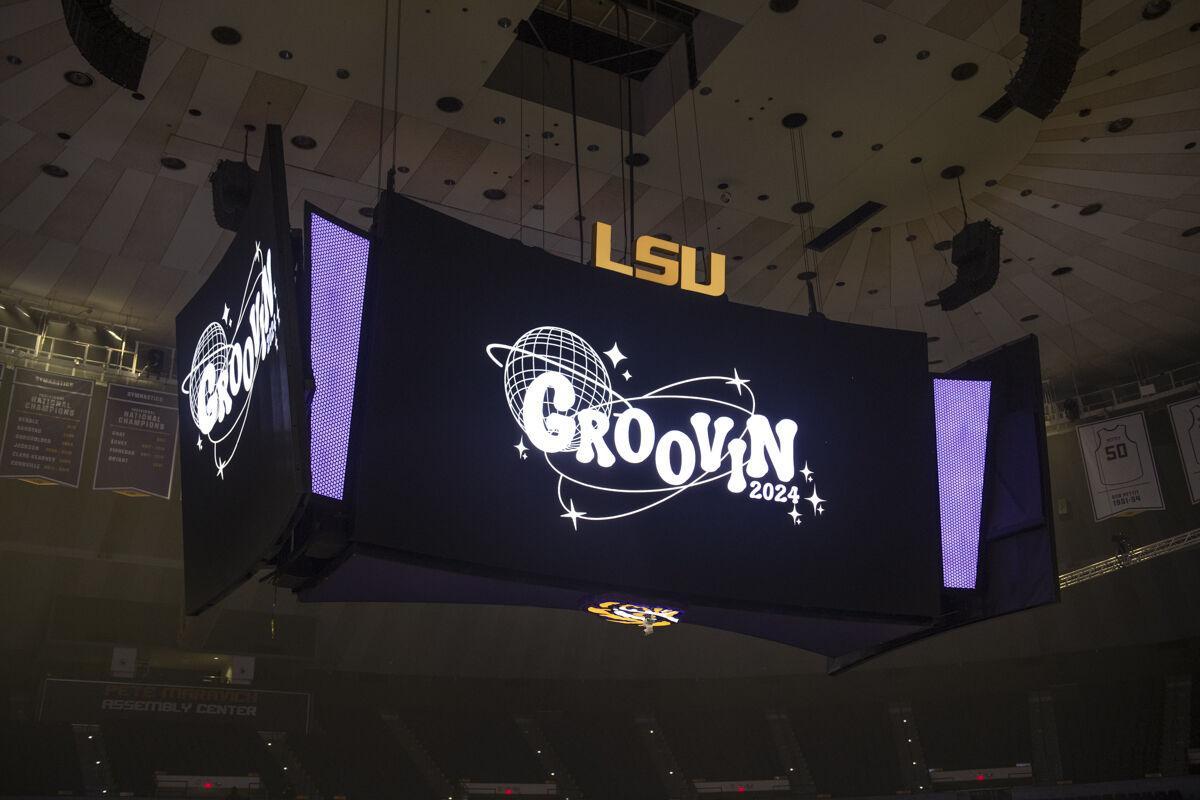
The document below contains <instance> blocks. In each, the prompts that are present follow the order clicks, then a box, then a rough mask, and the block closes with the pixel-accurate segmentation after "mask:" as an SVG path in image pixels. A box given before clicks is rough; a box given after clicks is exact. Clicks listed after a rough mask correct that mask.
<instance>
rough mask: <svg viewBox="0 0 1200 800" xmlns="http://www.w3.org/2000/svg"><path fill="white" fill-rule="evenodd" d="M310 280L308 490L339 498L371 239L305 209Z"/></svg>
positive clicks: (342, 485)
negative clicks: (311, 389) (312, 389)
mask: <svg viewBox="0 0 1200 800" xmlns="http://www.w3.org/2000/svg"><path fill="white" fill-rule="evenodd" d="M309 236H310V238H309V263H310V266H311V282H312V295H311V301H312V321H311V326H310V335H311V342H312V344H311V350H312V370H313V378H314V379H315V382H316V390H315V392H314V393H313V399H312V411H311V421H312V432H311V439H310V444H311V447H312V491H313V494H319V495H322V496H324V497H332V498H333V499H335V500H341V499H342V494H343V492H344V490H345V487H346V456H347V453H348V451H349V447H350V417H351V413H352V411H353V409H354V380H355V373H356V372H357V369H358V340H359V333H360V332H361V330H362V311H363V292H364V290H365V288H366V282H367V255H368V253H369V251H370V242H369V241H368V240H367V239H366V238H365V237H363V236H361V235H359V234H357V233H355V232H354V231H351V230H347V229H346V228H343V227H341V226H340V225H338V224H336V223H334V222H330V221H329V220H327V219H325V218H324V217H322V216H320V215H319V214H312V213H310V215H309Z"/></svg>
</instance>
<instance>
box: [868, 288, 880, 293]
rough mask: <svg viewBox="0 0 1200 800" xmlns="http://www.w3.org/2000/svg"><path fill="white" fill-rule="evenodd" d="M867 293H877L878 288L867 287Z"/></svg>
mask: <svg viewBox="0 0 1200 800" xmlns="http://www.w3.org/2000/svg"><path fill="white" fill-rule="evenodd" d="M867 294H879V290H878V289H867Z"/></svg>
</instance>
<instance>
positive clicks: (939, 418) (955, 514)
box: [933, 378, 992, 589]
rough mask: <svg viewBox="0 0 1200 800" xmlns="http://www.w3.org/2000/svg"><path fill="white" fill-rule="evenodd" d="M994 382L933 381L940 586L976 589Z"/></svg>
mask: <svg viewBox="0 0 1200 800" xmlns="http://www.w3.org/2000/svg"><path fill="white" fill-rule="evenodd" d="M991 396H992V383H991V381H959V380H951V379H948V378H934V380H933V415H934V424H935V426H936V428H937V464H938V497H939V502H940V506H941V514H942V585H943V586H945V587H946V588H947V589H974V588H975V579H976V574H977V572H978V568H979V532H980V524H981V522H982V514H983V476H984V469H985V467H986V460H987V432H988V402H989V400H990V399H991Z"/></svg>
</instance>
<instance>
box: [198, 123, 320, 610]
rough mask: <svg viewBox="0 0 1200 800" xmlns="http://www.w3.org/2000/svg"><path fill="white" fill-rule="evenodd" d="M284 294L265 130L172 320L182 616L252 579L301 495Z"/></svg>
mask: <svg viewBox="0 0 1200 800" xmlns="http://www.w3.org/2000/svg"><path fill="white" fill-rule="evenodd" d="M295 292H296V289H295V278H294V264H293V262H292V255H291V248H290V229H289V225H288V215H287V190H286V188H285V185H284V166H283V155H282V144H281V135H280V130H279V127H278V126H269V127H268V130H267V136H266V140H265V144H264V149H263V156H262V159H261V162H260V164H259V168H258V174H257V177H256V178H255V182H254V188H253V192H252V194H251V197H250V199H249V205H248V207H247V209H246V212H245V216H244V218H243V220H242V223H241V227H240V229H239V230H238V233H237V236H236V237H234V240H233V243H232V244H231V245H230V246H229V249H228V250H227V251H226V252H225V255H224V256H223V257H222V258H221V261H220V263H218V264H217V266H216V267H215V268H214V269H213V272H212V275H210V276H209V278H208V280H207V281H205V282H204V285H203V286H201V287H200V290H199V291H197V292H196V294H195V296H194V297H193V298H192V299H191V300H190V301H189V302H188V304H187V306H186V307H185V308H184V309H183V310H182V311H181V312H180V313H179V315H178V316H177V317H176V318H175V331H176V342H177V344H178V354H179V355H178V357H179V413H180V428H179V438H180V462H181V467H182V481H183V482H182V495H183V549H184V565H185V570H184V590H185V605H186V608H187V609H188V611H189V612H192V613H195V612H197V611H199V610H200V609H202V608H204V607H205V606H207V605H209V604H211V603H213V602H215V601H216V600H217V599H218V598H219V597H220V596H221V595H222V594H224V593H225V592H228V591H229V590H231V589H232V588H234V587H235V586H236V585H237V584H238V583H240V582H241V581H242V580H244V579H245V578H246V577H248V576H249V575H250V574H251V573H252V572H253V570H254V569H255V567H256V565H257V564H258V563H259V561H260V560H261V559H262V558H263V557H264V555H265V554H266V553H267V552H268V550H269V549H270V548H271V546H272V545H273V544H274V543H275V542H276V541H277V540H278V539H279V538H280V537H281V536H283V534H284V532H285V531H287V530H288V529H289V526H290V524H291V521H292V519H293V516H294V515H295V513H296V511H297V508H298V506H299V503H300V501H301V499H302V497H303V493H304V490H305V485H306V480H305V475H306V474H307V458H306V457H305V456H304V455H303V450H302V443H301V439H300V436H299V431H300V430H301V429H302V428H303V417H302V416H301V413H300V412H301V409H302V405H301V396H300V385H301V382H302V381H301V375H300V365H299V361H300V355H299V353H300V346H299V334H298V327H297V319H296V296H295Z"/></svg>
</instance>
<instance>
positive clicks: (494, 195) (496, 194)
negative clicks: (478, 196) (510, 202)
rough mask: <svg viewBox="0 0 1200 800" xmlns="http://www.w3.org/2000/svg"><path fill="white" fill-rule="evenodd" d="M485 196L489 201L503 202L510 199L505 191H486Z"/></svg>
mask: <svg viewBox="0 0 1200 800" xmlns="http://www.w3.org/2000/svg"><path fill="white" fill-rule="evenodd" d="M483 196H484V197H486V198H487V199H488V200H503V199H504V198H505V197H508V195H507V194H506V193H505V191H504V190H503V189H484V190H483Z"/></svg>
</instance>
